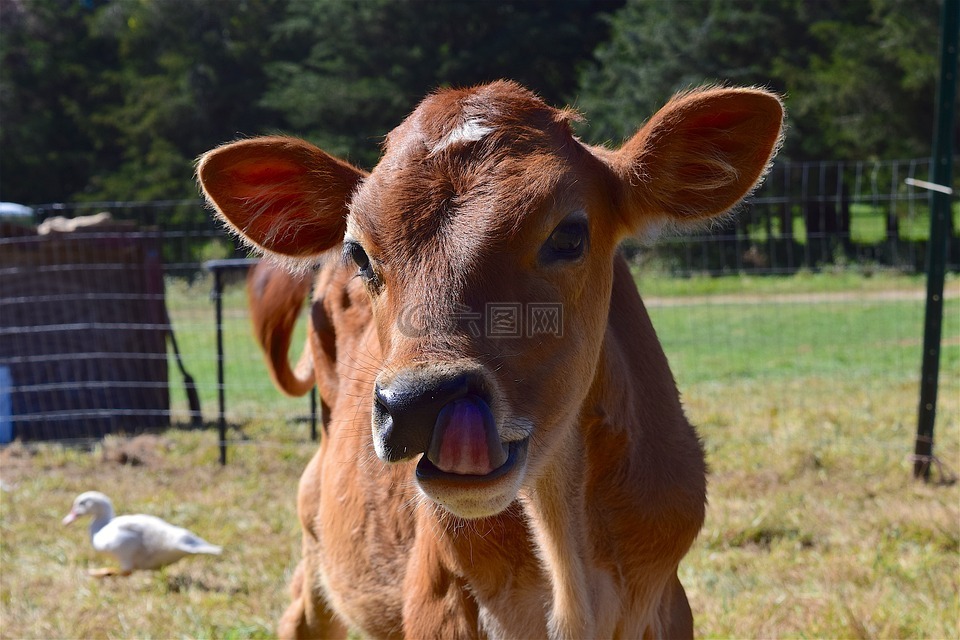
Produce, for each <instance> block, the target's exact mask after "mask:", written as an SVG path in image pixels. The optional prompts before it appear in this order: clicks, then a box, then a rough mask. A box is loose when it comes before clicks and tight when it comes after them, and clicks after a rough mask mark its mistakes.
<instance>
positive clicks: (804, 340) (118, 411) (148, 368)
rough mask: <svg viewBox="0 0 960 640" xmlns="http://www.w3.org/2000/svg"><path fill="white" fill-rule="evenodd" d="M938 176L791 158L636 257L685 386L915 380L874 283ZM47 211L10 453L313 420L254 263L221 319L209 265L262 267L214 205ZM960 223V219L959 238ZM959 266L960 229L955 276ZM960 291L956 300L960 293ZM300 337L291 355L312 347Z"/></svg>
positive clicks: (913, 251) (10, 399)
mask: <svg viewBox="0 0 960 640" xmlns="http://www.w3.org/2000/svg"><path fill="white" fill-rule="evenodd" d="M928 172H929V161H927V160H910V161H895V162H872V163H865V162H864V163H836V162H820V163H786V162H784V163H779V164H777V165H775V166H774V167H773V168H772V170H771V173H770V175H769V176H768V177H767V180H766V182H765V183H764V185H763V187H762V188H761V189H760V190H759V191H758V192H757V193H756V194H755V195H754V196H753V197H752V198H751V200H750V201H749V203H748V204H747V205H745V206H744V207H743V208H742V210H741V211H740V215H739V216H737V217H735V218H731V219H730V221H729V222H728V223H727V224H726V225H725V226H720V227H717V228H714V229H711V230H709V231H705V232H701V233H699V234H695V235H688V236H683V237H675V238H673V237H671V238H661V239H660V241H659V242H658V244H657V245H656V246H653V247H646V246H642V245H639V244H636V243H627V245H626V246H625V247H624V252H625V254H626V255H627V256H628V258H629V259H630V261H631V262H632V264H633V265H634V268H635V270H636V273H637V276H638V281H639V283H640V288H641V292H642V293H643V295H644V297H645V300H646V302H647V305H648V307H649V309H650V313H651V316H652V317H653V320H654V324H655V326H656V328H657V330H658V332H659V334H660V337H661V339H662V341H663V343H664V347H665V350H666V351H667V355H668V356H669V357H670V359H671V362H672V364H673V367H674V370H675V372H676V375H677V378H678V381H679V383H680V386H681V389H682V390H683V389H689V388H692V387H695V386H696V385H703V384H710V383H712V382H718V381H719V382H723V381H727V382H730V381H738V380H748V381H759V383H760V384H763V385H765V386H766V388H768V389H769V390H770V393H771V394H774V395H777V397H778V398H779V400H778V401H779V402H782V403H797V402H822V401H823V399H822V398H814V397H812V396H810V395H805V394H803V393H797V391H796V389H795V388H794V390H792V391H789V390H788V388H792V387H791V385H793V387H795V386H796V384H797V383H796V381H797V380H809V379H814V378H817V377H824V376H826V377H829V376H838V375H840V376H843V377H846V378H847V379H850V378H851V377H853V378H856V377H858V376H859V377H862V379H863V380H865V381H867V380H870V379H874V378H876V377H878V376H879V377H885V378H896V379H902V380H904V381H905V382H906V383H909V384H914V383H915V382H916V379H917V377H918V374H919V349H920V343H921V338H922V335H921V327H922V314H923V302H922V298H923V291H922V281H921V279H920V277H919V276H917V277H915V278H914V279H913V280H910V279H909V278H908V279H906V280H904V279H900V280H889V281H888V280H884V279H882V278H878V279H877V282H876V284H869V283H870V281H869V280H868V279H864V278H863V275H864V274H870V273H876V274H885V273H896V274H907V275H908V276H909V275H911V274H913V275H916V274H918V273H920V272H921V271H922V267H923V259H924V255H925V251H926V245H927V242H928V237H927V234H928V229H929V205H928V195H927V193H926V192H925V191H922V190H919V189H914V188H913V187H910V186H908V185H906V184H905V183H904V179H905V178H908V177H914V178H920V179H923V178H926V177H927V174H928ZM35 212H36V217H35V220H33V221H32V222H33V223H34V224H26V225H25V224H22V223H14V222H11V221H2V222H0V224H2V226H0V309H2V311H0V400H2V402H3V403H5V404H0V443H3V442H9V441H10V440H11V439H14V438H19V439H22V440H33V439H57V440H73V439H78V438H79V439H82V438H98V437H101V436H103V435H104V434H106V433H137V432H140V431H143V430H147V429H154V428H158V427H162V426H165V425H168V424H174V425H181V426H188V425H196V424H201V423H202V424H207V425H213V424H216V423H217V422H218V420H219V419H220V412H221V408H223V411H224V414H223V417H224V420H225V421H226V423H227V424H229V425H242V424H245V423H248V422H250V421H255V420H270V421H281V422H284V423H288V424H291V425H305V424H308V423H309V421H310V416H311V405H310V401H309V399H308V398H306V397H304V398H287V397H284V396H282V395H281V394H280V392H279V391H277V390H276V389H275V388H274V387H273V384H272V383H271V381H270V379H269V377H268V375H267V370H266V367H265V365H264V363H263V356H262V355H261V353H260V350H259V348H258V347H257V346H256V344H255V342H254V339H253V336H252V333H251V330H250V322H249V317H248V312H247V300H246V292H245V288H244V279H245V276H246V271H245V268H246V267H245V266H244V268H238V269H223V270H221V272H220V273H219V276H218V279H219V280H220V288H219V292H218V293H217V294H216V298H218V299H219V301H220V303H221V317H220V323H219V325H218V323H217V319H216V309H215V304H214V302H215V297H213V296H212V294H213V293H214V292H215V286H214V283H215V278H214V274H213V273H211V272H210V271H209V270H205V269H204V264H205V263H208V262H209V261H210V260H222V259H231V258H245V257H247V256H246V254H245V253H244V252H243V251H242V250H240V249H238V248H237V246H236V245H235V244H234V242H233V241H232V240H231V239H230V238H229V237H227V235H226V234H224V233H223V231H222V230H221V229H219V228H218V227H217V226H216V225H215V224H214V223H213V222H212V221H211V219H210V216H209V213H208V212H207V211H205V210H204V208H203V207H202V205H201V203H200V202H199V201H166V202H149V203H76V204H69V205H42V206H38V207H35ZM103 212H106V213H108V214H109V216H105V215H99V216H98V215H97V214H101V213H103ZM957 217H958V214H957V207H955V208H954V218H955V221H954V225H953V228H954V229H957V224H958V223H957V221H956V218H957ZM958 254H960V251H958V250H957V237H956V233H955V232H954V235H953V236H952V238H951V251H950V254H949V255H950V260H951V263H950V268H951V269H952V270H953V271H956V270H957V269H958V264H957V258H958ZM798 273H799V274H801V275H803V274H807V275H810V274H813V275H816V274H819V275H820V277H819V278H817V279H811V284H810V287H809V288H807V289H801V290H797V289H796V288H793V289H789V290H783V289H782V288H781V287H780V285H779V284H778V283H780V282H782V281H783V280H784V279H783V278H777V277H773V276H783V275H787V274H798ZM850 274H855V275H856V276H857V278H855V279H851V278H849V277H847V276H849V275H850ZM722 275H733V276H738V277H735V278H726V279H725V278H717V277H716V276H722ZM743 275H751V276H754V275H755V276H762V277H760V278H746V279H744V278H741V277H739V276H743ZM865 283H866V284H865ZM891 283H892V284H891ZM950 287H953V289H950V290H949V291H948V295H950V296H953V297H954V298H955V297H956V296H957V294H958V293H960V291H957V290H956V289H957V286H956V282H955V281H952V282H951V284H950ZM953 314H956V316H957V317H956V318H953V317H952V316H953ZM958 324H960V313H958V307H957V303H956V300H955V299H953V300H952V301H951V302H950V304H949V306H948V318H947V323H946V325H945V333H944V335H945V344H947V345H948V350H947V351H946V352H945V354H946V355H945V357H946V358H947V359H948V360H949V361H950V362H953V361H956V360H960V356H958V354H957V352H960V348H957V347H955V346H952V345H954V344H955V341H957V340H958V337H957V336H958V335H960V327H958V326H957V325H958ZM305 325H306V323H305V322H300V323H299V324H298V327H297V331H298V334H297V336H296V337H295V339H294V341H293V344H295V345H302V344H303V342H304V338H305ZM218 332H219V333H218ZM218 341H219V342H220V344H221V346H222V349H221V350H220V351H219V352H218ZM956 344H957V345H960V343H956ZM174 345H175V348H174ZM221 354H222V355H221ZM298 355H299V354H298V353H293V354H291V358H292V359H296V358H297V357H298ZM800 384H801V385H802V384H803V383H800ZM948 384H951V385H953V387H951V392H952V390H953V389H954V388H956V387H957V384H956V381H955V380H948ZM808 388H809V386H808ZM778 389H779V390H780V391H778ZM778 394H779V395H778ZM3 406H6V407H7V409H2V407H3ZM912 411H913V408H909V410H908V411H907V415H908V416H909V414H910V412H912ZM4 412H6V415H4ZM907 419H908V418H907ZM298 432H299V433H304V431H298Z"/></svg>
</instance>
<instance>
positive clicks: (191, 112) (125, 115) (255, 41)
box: [90, 0, 282, 200]
mask: <svg viewBox="0 0 960 640" xmlns="http://www.w3.org/2000/svg"><path fill="white" fill-rule="evenodd" d="M281 4H282V3H281V2H279V1H278V0H217V1H216V2H210V1H209V0H158V1H150V2H147V1H141V2H133V1H128V2H113V3H110V4H108V5H106V6H104V7H103V9H102V10H101V11H100V12H99V13H98V15H97V19H96V22H95V23H94V29H93V33H94V35H95V36H98V37H101V38H108V39H110V40H111V41H113V42H114V43H115V46H116V48H117V51H118V55H119V57H120V59H121V60H122V62H123V64H122V65H120V66H119V67H118V68H116V69H115V70H112V71H111V72H110V74H108V79H109V81H111V82H113V83H115V84H116V85H117V86H118V87H121V88H122V91H121V93H122V99H121V100H120V101H118V102H115V103H112V104H106V105H103V106H102V108H101V109H100V110H98V111H97V112H95V113H91V114H90V117H91V118H92V119H94V120H95V121H97V122H98V123H100V124H101V126H103V127H106V128H112V132H111V134H112V135H111V137H112V138H113V139H114V140H116V141H117V143H118V145H119V147H120V149H121V153H122V159H121V162H120V163H119V166H118V167H117V168H116V170H115V171H112V172H110V173H107V174H102V175H97V176H95V177H94V179H93V180H92V181H91V184H90V188H91V190H92V192H93V193H94V194H95V195H96V196H97V197H100V198H116V199H123V200H151V199H170V198H191V197H196V189H195V186H194V185H193V162H194V159H195V158H196V157H197V156H198V155H199V154H201V153H202V152H204V151H206V150H207V149H209V148H210V147H211V146H213V145H215V144H218V143H220V142H224V141H227V140H231V139H233V138H235V137H236V135H237V134H236V132H237V131H248V132H254V133H255V132H257V131H258V130H259V129H261V128H262V127H264V126H265V125H267V124H268V123H269V122H270V114H269V113H267V112H265V111H264V110H263V109H261V108H260V107H259V106H258V104H257V102H258V99H259V96H260V95H262V93H263V92H264V90H265V88H266V82H267V81H266V76H265V73H264V66H265V63H266V61H267V60H268V59H269V46H268V40H269V31H268V28H267V26H268V25H269V23H270V19H271V17H272V16H274V15H276V12H277V10H278V9H279V8H280V7H281Z"/></svg>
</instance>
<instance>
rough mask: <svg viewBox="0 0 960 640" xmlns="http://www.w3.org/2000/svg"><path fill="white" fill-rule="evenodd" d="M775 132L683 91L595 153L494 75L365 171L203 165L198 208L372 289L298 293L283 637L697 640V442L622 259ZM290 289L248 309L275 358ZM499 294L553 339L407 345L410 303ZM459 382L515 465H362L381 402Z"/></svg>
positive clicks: (725, 180) (407, 133)
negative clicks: (202, 201) (395, 388)
mask: <svg viewBox="0 0 960 640" xmlns="http://www.w3.org/2000/svg"><path fill="white" fill-rule="evenodd" d="M782 117H783V113H782V108H781V106H780V102H779V100H778V99H777V97H776V96H774V95H772V94H770V93H767V92H765V91H761V90H754V89H706V90H700V91H693V92H689V93H687V94H684V95H681V96H679V97H677V98H675V99H674V100H673V101H672V102H671V103H669V104H668V105H667V106H665V107H664V108H663V109H662V110H661V111H660V112H659V113H658V114H656V115H655V116H654V117H653V118H652V119H651V120H650V121H649V122H648V124H647V125H646V126H645V127H644V128H642V129H641V130H640V131H639V132H638V133H637V134H636V136H634V137H633V138H632V139H631V140H629V141H628V142H627V143H626V144H625V145H624V146H623V147H622V148H620V149H619V150H609V149H605V148H599V147H590V146H587V145H584V144H582V143H581V142H580V141H578V140H577V139H576V138H575V137H574V136H573V135H572V133H571V131H570V127H569V124H568V122H569V119H570V118H571V113H570V112H567V111H559V110H555V109H552V108H550V107H547V106H546V105H544V104H543V103H542V102H541V101H540V100H539V99H537V98H536V97H535V96H534V95H533V94H531V93H530V92H528V91H526V90H525V89H523V88H521V87H519V86H517V85H515V84H513V83H510V82H497V83H493V84H491V85H485V86H482V87H476V88H473V89H467V90H457V91H446V92H440V93H437V94H435V95H433V96H430V97H428V98H427V99H426V100H425V101H424V102H423V103H421V105H420V106H419V107H418V108H417V110H416V111H414V112H413V114H412V115H411V116H410V117H409V118H407V120H405V121H404V123H403V124H401V125H400V126H399V127H398V128H397V129H395V130H394V131H393V132H391V133H390V135H389V136H388V137H387V140H386V144H385V151H384V157H383V159H382V160H381V162H380V164H379V165H378V166H377V168H376V169H374V170H373V172H372V173H370V174H369V175H368V174H366V173H365V172H363V171H361V170H359V169H353V168H350V167H349V165H345V163H343V162H341V161H339V160H336V159H334V158H331V157H330V156H328V155H326V154H325V153H323V152H322V151H320V150H319V149H314V148H312V147H310V146H309V145H307V144H306V143H303V142H300V141H295V140H290V139H286V138H264V139H253V140H245V141H240V142H237V143H233V144H231V145H226V146H224V147H221V148H219V149H216V150H214V151H211V152H210V153H208V154H207V155H205V156H204V157H203V158H202V159H201V161H200V164H199V167H198V174H199V178H200V182H201V185H202V186H203V189H204V192H205V194H206V196H207V198H208V200H209V202H210V203H211V204H212V205H213V206H214V207H215V208H216V210H217V212H218V214H219V215H220V216H221V218H222V219H223V220H224V221H225V222H226V223H227V224H228V225H229V226H230V227H231V228H232V229H233V230H234V231H235V232H237V233H238V234H239V235H241V236H242V237H244V238H246V239H247V240H248V241H249V242H250V243H251V244H253V245H255V246H257V247H260V248H261V249H264V250H266V251H270V252H275V253H278V254H282V255H289V256H292V257H294V258H298V259H302V258H304V257H309V256H319V255H320V254H322V253H323V252H325V251H327V250H329V249H331V248H335V247H336V246H338V245H339V243H340V241H341V238H343V236H344V234H347V235H348V237H349V241H350V242H351V243H355V244H356V245H360V246H362V247H363V250H364V251H365V253H366V255H368V256H369V262H370V268H369V272H368V273H367V274H366V275H364V276H363V277H357V268H356V267H355V266H353V265H349V266H348V265H347V263H346V261H334V260H327V261H326V262H325V264H324V266H323V267H322V268H321V270H320V272H319V275H318V276H317V280H316V282H315V286H314V291H315V293H314V300H313V306H312V311H311V327H310V331H309V338H308V343H309V353H310V354H312V358H313V370H314V375H315V377H316V380H317V383H318V385H319V388H320V394H321V396H322V398H323V401H324V403H325V405H326V406H327V408H328V409H329V419H328V420H327V422H326V424H325V429H324V437H323V440H322V442H321V445H320V448H319V450H318V451H317V453H316V455H315V456H314V458H313V460H312V461H311V462H310V464H309V466H308V467H307V469H306V471H305V472H304V474H303V476H302V478H301V480H300V489H299V498H298V510H299V515H300V520H301V525H302V529H303V557H302V560H301V562H300V565H299V567H298V568H297V573H296V575H295V577H294V580H293V585H292V595H293V603H292V604H291V606H290V608H289V609H288V610H287V612H286V613H285V614H284V616H283V618H282V620H281V623H280V629H279V632H280V635H281V636H282V637H344V635H345V634H346V631H347V629H348V628H354V629H356V630H358V631H360V632H361V633H362V634H363V635H365V636H369V637H376V638H401V637H406V638H428V637H444V638H488V637H489V638H531V637H552V638H587V637H619V638H640V637H645V638H646V637H690V636H692V633H693V623H692V617H691V612H690V607H689V605H688V603H687V599H686V596H685V594H684V591H683V587H682V586H681V584H680V582H679V580H678V579H677V567H678V564H679V562H680V560H681V559H682V557H683V556H684V555H685V554H686V552H687V550H688V549H689V548H690V545H691V544H692V543H693V541H694V539H695V537H696V535H697V533H698V531H699V529H700V527H701V525H702V522H703V517H704V508H705V499H706V466H705V462H704V456H703V450H702V448H701V445H700V442H699V440H698V438H697V436H696V433H695V431H694V429H693V427H692V426H691V425H690V424H689V422H688V421H687V420H686V418H685V417H684V414H683V410H682V407H681V404H680V399H679V394H678V392H677V389H676V385H675V383H674V380H673V377H672V375H671V373H670V369H669V366H668V364H667V360H666V357H665V356H664V353H663V351H662V349H661V347H660V344H659V342H658V340H657V337H656V334H655V332H654V329H653V326H652V324H651V323H650V320H649V317H648V316H647V313H646V310H645V309H644V306H643V303H642V301H641V300H640V297H639V295H638V293H637V290H636V287H635V285H634V282H633V278H632V276H631V274H630V271H629V269H628V268H627V265H626V263H625V261H624V260H623V259H622V258H621V257H619V255H618V254H617V246H618V243H619V242H620V240H621V239H622V238H623V237H624V236H626V235H627V234H630V233H637V232H640V233H643V232H648V231H655V230H656V229H658V228H660V227H662V226H664V225H673V226H677V225H679V226H683V225H686V224H697V223H702V221H704V220H709V219H712V218H715V217H717V216H721V215H724V214H725V213H726V212H727V211H728V210H729V209H730V208H731V207H732V206H734V205H735V204H736V203H737V202H738V201H739V200H740V199H741V198H742V197H743V196H744V195H746V194H747V193H748V192H749V191H750V190H751V189H752V188H753V187H754V186H755V185H756V184H757V182H758V181H759V179H760V178H761V177H762V175H763V173H764V172H765V170H766V168H767V165H768V164H769V162H770V159H771V157H772V154H773V153H774V152H775V151H776V147H777V145H778V143H779V139H780V130H781V122H782ZM570 216H573V218H574V219H582V220H585V222H586V226H587V233H588V238H589V241H588V246H587V248H586V250H585V252H584V255H583V256H581V257H579V258H578V259H576V260H555V259H553V258H551V257H550V256H551V255H553V254H549V253H544V252H545V251H546V248H547V247H548V246H551V245H550V244H549V243H550V240H549V239H550V238H551V237H552V233H553V230H554V229H555V228H556V227H557V225H558V224H560V223H561V222H562V221H564V220H569V219H571V218H570ZM545 256H547V257H545ZM272 282H274V283H276V284H277V286H280V287H281V288H283V286H284V282H283V279H282V278H280V277H277V278H273V279H272ZM285 286H286V289H287V291H286V292H285V293H284V292H278V293H277V294H276V295H269V296H268V295H260V296H257V297H254V298H253V304H254V305H255V306H256V305H261V308H256V309H255V310H254V313H255V314H256V315H257V316H258V317H261V318H269V317H271V316H272V317H274V318H277V319H278V320H273V321H271V320H261V321H260V322H259V326H261V327H273V329H271V330H261V331H260V334H261V339H262V341H263V342H264V344H265V346H267V347H268V348H269V345H270V344H282V343H283V338H282V336H278V337H276V338H269V339H265V338H263V336H270V335H271V333H276V332H277V331H287V330H288V329H287V327H288V325H289V323H288V322H287V321H286V320H283V321H281V320H279V319H280V318H286V317H288V314H289V313H290V312H291V310H292V309H293V310H295V309H297V308H299V305H300V304H301V303H302V300H303V296H304V295H305V289H304V287H303V286H302V285H301V284H299V283H297V282H296V281H293V280H289V281H287V282H286V285H285ZM508 301H509V302H516V303H520V304H522V305H525V304H529V303H537V302H547V303H552V304H558V305H561V307H562V310H563V311H562V313H563V316H562V317H563V331H562V336H561V335H557V334H556V333H554V334H550V335H546V334H531V333H530V332H529V331H528V332H527V333H525V334H523V335H521V336H519V337H517V338H514V339H511V340H508V339H503V338H496V337H492V336H490V335H489V332H486V333H484V332H481V335H477V332H471V331H469V330H467V328H466V327H464V326H462V325H454V326H451V325H447V328H446V330H443V331H426V332H420V333H417V332H410V331H409V330H405V329H404V327H405V326H406V325H405V324H404V323H405V322H406V321H407V319H408V316H409V312H410V310H411V308H414V307H415V308H416V309H417V310H418V311H419V312H421V313H423V314H425V316H426V317H429V318H450V317H451V316H453V315H456V314H457V313H461V312H462V311H463V310H464V309H468V310H480V309H484V308H485V305H486V304H489V303H496V302H508ZM287 343H289V340H287ZM274 350H275V349H274ZM274 350H271V351H274ZM269 361H270V362H273V363H274V365H273V366H274V367H276V366H280V365H279V363H278V361H277V356H276V355H272V356H271V358H270V359H269ZM287 369H289V365H287ZM464 372H466V373H469V374H470V375H472V376H476V377H479V378H481V379H482V380H483V381H484V385H485V388H487V389H489V390H490V392H489V393H490V400H489V405H490V410H491V412H492V415H493V416H494V418H495V420H496V429H497V433H498V435H499V437H500V439H501V441H502V443H503V446H504V447H507V446H511V447H512V446H515V445H518V443H523V446H524V447H525V452H526V457H525V459H524V460H523V461H522V462H518V463H517V466H516V467H513V468H510V469H509V470H508V471H507V472H506V473H505V474H504V475H503V476H502V478H500V479H496V480H494V479H491V478H487V477H486V476H476V477H474V476H463V477H453V476H449V475H448V476H447V477H445V478H441V479H440V480H435V479H434V480H431V479H429V478H427V479H424V478H422V477H420V476H418V475H415V468H418V460H417V457H413V458H411V459H409V460H404V461H400V462H392V463H386V462H383V461H382V460H381V459H380V458H378V456H377V454H376V453H375V444H376V443H377V442H378V441H377V438H378V437H379V436H378V432H377V429H376V424H374V428H373V430H371V420H372V418H371V412H372V407H373V395H374V389H375V387H376V388H380V387H382V386H386V385H389V384H391V383H393V382H394V381H396V380H397V379H399V378H401V377H402V376H404V375H418V376H426V377H428V378H429V377H433V378H443V377H444V376H449V375H452V374H463V373H464ZM273 375H274V378H275V380H278V382H280V381H282V380H283V379H284V376H283V375H280V374H278V372H277V370H276V369H274V371H273ZM300 379H301V380H304V378H303V377H302V376H301V377H300ZM305 384H306V382H302V383H300V384H299V386H297V385H290V384H288V385H287V386H286V387H284V388H286V389H287V390H288V391H290V390H295V391H298V392H303V388H304V386H305ZM281 386H283V385H282V384H281ZM437 428H439V427H437ZM511 450H513V449H511ZM424 455H426V454H424ZM511 464H512V463H511Z"/></svg>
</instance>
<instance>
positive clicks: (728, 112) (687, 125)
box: [614, 88, 783, 233]
mask: <svg viewBox="0 0 960 640" xmlns="http://www.w3.org/2000/svg"><path fill="white" fill-rule="evenodd" d="M782 126H783V106H782V104H781V103H780V99H779V98H778V97H777V96H776V95H775V94H773V93H770V92H768V91H763V90H760V89H718V88H713V89H700V90H696V91H690V92H688V93H683V94H679V95H677V96H675V97H674V98H673V99H672V100H671V101H670V102H669V103H667V104H666V105H665V106H664V107H663V108H662V109H660V111H658V112H657V113H656V114H655V115H654V116H653V117H652V118H651V119H650V120H649V121H648V122H647V123H646V124H645V125H644V126H643V128H641V129H640V131H638V132H637V133H636V135H634V136H633V138H631V139H630V140H628V141H627V142H626V143H625V144H624V145H623V147H621V148H620V150H619V151H617V152H616V153H615V161H614V162H615V169H616V171H617V174H618V176H619V178H620V183H621V185H622V188H623V190H624V192H625V193H624V195H625V198H624V199H623V202H624V203H625V205H626V206H625V210H624V211H623V214H624V216H625V218H626V219H625V220H624V222H625V223H626V225H627V227H628V232H636V231H640V232H641V233H642V232H643V231H645V230H646V229H648V228H650V227H651V226H652V227H653V228H657V227H660V226H663V225H664V224H665V223H666V224H669V223H674V224H679V225H681V226H682V225H684V224H688V223H694V224H695V223H698V222H703V221H705V220H709V219H711V218H714V217H716V216H720V215H722V214H724V213H726V212H727V211H729V210H730V209H731V208H732V207H733V206H734V205H736V204H737V203H738V202H739V201H740V200H741V199H742V198H743V197H744V196H746V195H747V194H748V193H750V191H751V190H752V189H753V188H754V187H755V186H756V185H757V184H758V183H759V182H760V179H761V178H762V177H763V174H764V173H765V172H766V170H767V167H768V166H769V165H770V161H771V159H772V158H773V156H774V154H775V153H776V151H777V149H778V147H779V144H780V140H781V129H782Z"/></svg>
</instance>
